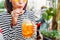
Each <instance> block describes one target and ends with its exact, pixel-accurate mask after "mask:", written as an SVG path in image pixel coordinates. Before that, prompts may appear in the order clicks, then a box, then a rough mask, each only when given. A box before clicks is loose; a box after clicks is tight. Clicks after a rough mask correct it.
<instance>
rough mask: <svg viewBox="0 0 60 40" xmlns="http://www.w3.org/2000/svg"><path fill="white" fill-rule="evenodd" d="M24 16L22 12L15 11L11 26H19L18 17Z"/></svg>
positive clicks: (12, 14) (12, 13)
mask: <svg viewBox="0 0 60 40" xmlns="http://www.w3.org/2000/svg"><path fill="white" fill-rule="evenodd" d="M21 14H22V10H20V9H15V10H13V11H12V12H11V16H12V20H11V26H14V25H16V24H17V19H18V16H19V15H21Z"/></svg>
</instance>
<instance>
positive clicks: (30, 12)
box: [26, 10, 34, 14]
mask: <svg viewBox="0 0 60 40" xmlns="http://www.w3.org/2000/svg"><path fill="white" fill-rule="evenodd" d="M26 13H28V14H34V12H33V11H30V10H26Z"/></svg>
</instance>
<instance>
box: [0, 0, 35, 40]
mask: <svg viewBox="0 0 60 40" xmlns="http://www.w3.org/2000/svg"><path fill="white" fill-rule="evenodd" d="M26 6H27V0H5V8H6V9H7V12H3V13H0V27H1V28H2V34H3V36H4V39H5V40H34V39H35V37H36V26H35V25H34V29H33V30H34V34H33V35H32V37H30V38H24V37H23V36H22V32H21V31H22V30H21V27H22V26H21V25H22V21H23V19H26V18H28V19H29V20H31V21H33V22H34V23H35V19H34V15H33V12H32V11H27V10H26ZM34 23H33V24H34Z"/></svg>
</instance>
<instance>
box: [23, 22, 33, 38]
mask: <svg viewBox="0 0 60 40" xmlns="http://www.w3.org/2000/svg"><path fill="white" fill-rule="evenodd" d="M22 35H23V37H25V38H30V37H31V36H32V35H33V24H32V23H31V22H30V21H26V22H24V21H23V23H22Z"/></svg>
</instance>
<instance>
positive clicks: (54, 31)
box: [41, 30, 60, 39]
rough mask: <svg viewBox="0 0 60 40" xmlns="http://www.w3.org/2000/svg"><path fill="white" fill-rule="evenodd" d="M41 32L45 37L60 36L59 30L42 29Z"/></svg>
mask: <svg viewBox="0 0 60 40" xmlns="http://www.w3.org/2000/svg"><path fill="white" fill-rule="evenodd" d="M41 34H42V35H43V36H44V37H48V38H51V39H53V38H56V39H57V38H58V37H60V34H59V32H58V31H56V30H52V31H41Z"/></svg>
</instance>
